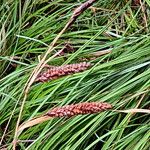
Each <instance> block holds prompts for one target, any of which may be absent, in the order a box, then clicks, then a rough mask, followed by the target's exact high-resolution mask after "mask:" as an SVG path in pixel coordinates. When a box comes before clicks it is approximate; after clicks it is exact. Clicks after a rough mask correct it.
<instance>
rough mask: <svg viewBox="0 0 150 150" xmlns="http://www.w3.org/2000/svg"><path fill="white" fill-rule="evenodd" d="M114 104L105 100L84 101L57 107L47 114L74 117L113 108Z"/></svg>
mask: <svg viewBox="0 0 150 150" xmlns="http://www.w3.org/2000/svg"><path fill="white" fill-rule="evenodd" d="M111 108H112V105H111V104H109V103H103V102H84V103H79V104H72V105H66V106H63V107H56V108H54V109H52V110H50V111H49V112H47V113H46V115H48V116H50V117H72V116H75V115H83V114H93V113H98V112H102V111H105V110H107V109H111Z"/></svg>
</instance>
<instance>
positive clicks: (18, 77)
mask: <svg viewBox="0 0 150 150" xmlns="http://www.w3.org/2000/svg"><path fill="white" fill-rule="evenodd" d="M81 2H83V1H81ZM84 2H85V1H84ZM139 2H140V3H138V5H136V7H134V5H135V4H134V3H131V2H130V1H129V2H128V3H127V2H126V1H109V3H108V0H106V1H96V3H95V4H94V5H93V7H94V9H93V8H89V9H87V10H86V11H85V12H84V13H83V14H82V15H81V16H80V17H79V18H78V19H77V20H76V21H75V23H74V24H72V26H71V27H70V28H69V29H68V30H67V31H66V32H65V33H64V34H62V36H61V38H60V39H59V40H58V41H57V42H56V44H55V45H54V47H55V50H54V51H53V52H51V53H49V54H48V57H51V56H53V55H55V54H56V53H57V52H59V50H61V49H62V48H63V47H64V43H66V42H68V41H69V43H70V44H71V45H72V47H73V49H74V52H73V53H69V54H67V55H65V56H58V55H57V57H52V58H51V60H50V61H49V62H48V64H49V65H56V64H57V65H65V64H69V63H70V64H73V63H79V60H80V59H83V58H85V57H88V56H91V55H92V54H95V53H97V52H100V51H105V50H109V51H111V53H108V54H106V55H102V56H98V57H96V58H94V59H93V60H90V59H89V61H90V63H92V64H94V65H93V66H92V67H91V68H90V69H89V70H86V71H84V72H82V73H77V74H74V75H71V76H65V77H62V78H59V79H57V80H53V81H50V82H46V83H43V84H41V83H40V84H34V85H32V86H31V89H30V92H29V93H28V95H27V99H26V101H25V103H24V104H25V106H24V108H23V113H22V115H21V117H22V118H21V123H22V122H25V121H29V120H31V119H33V118H34V117H35V116H39V115H42V114H44V113H45V111H48V110H49V109H50V108H52V107H55V106H62V105H67V104H73V103H79V102H87V101H91V102H92V101H93V102H94V101H97V102H99V101H100V102H108V103H110V104H112V105H114V106H115V107H114V109H117V110H118V109H119V110H129V109H134V108H136V109H142V110H143V109H146V110H147V109H149V106H150V102H149V87H150V68H149V65H150V61H149V60H150V51H149V49H150V44H149V43H150V37H149V22H150V21H149V17H148V13H147V12H148V11H149V3H148V1H145V2H142V1H139ZM77 5H78V6H79V5H80V2H79V1H62V0H58V1H52V2H50V3H49V2H47V1H45V2H44V3H42V2H41V1H40V3H38V1H36V2H34V1H19V2H18V1H15V2H13V1H3V2H2V5H1V6H0V16H1V19H0V28H1V30H0V38H1V40H0V49H1V51H0V54H1V55H0V63H1V68H0V71H1V79H0V96H1V101H0V113H1V117H0V135H1V137H2V138H1V142H0V144H1V148H6V147H7V148H8V149H11V148H12V141H13V138H14V132H15V127H16V121H17V120H18V115H19V112H20V108H21V105H22V98H23V95H24V93H23V91H24V86H25V84H26V82H27V80H28V78H29V76H30V75H31V72H32V71H33V69H34V68H35V66H36V65H37V64H38V59H37V58H38V56H39V55H42V56H43V52H45V51H46V50H47V49H48V47H49V46H48V45H49V44H50V43H51V42H52V41H53V39H54V38H55V37H56V36H57V34H58V33H60V31H61V30H62V29H63V28H64V26H65V25H66V23H67V22H68V19H69V18H70V16H71V14H72V12H73V9H74V8H76V6H77ZM143 7H144V8H145V10H144V9H143ZM140 18H142V19H140ZM149 126H150V119H149V115H148V114H146V113H145V114H144V113H143V114H142V113H137V112H135V113H129V112H128V113H127V114H123V113H121V112H117V111H111V112H103V113H101V114H98V115H89V116H77V117H74V118H69V119H61V118H60V119H54V120H50V121H47V122H45V123H42V124H39V125H37V126H33V127H32V128H28V129H26V130H24V131H23V132H22V133H21V134H20V135H19V137H18V140H19V142H18V144H17V146H18V147H17V148H18V149H52V150H53V149H70V150H75V149H85V150H88V149H103V150H104V149H131V148H134V149H148V148H149V147H150V144H149V143H150V142H149V129H150V128H149Z"/></svg>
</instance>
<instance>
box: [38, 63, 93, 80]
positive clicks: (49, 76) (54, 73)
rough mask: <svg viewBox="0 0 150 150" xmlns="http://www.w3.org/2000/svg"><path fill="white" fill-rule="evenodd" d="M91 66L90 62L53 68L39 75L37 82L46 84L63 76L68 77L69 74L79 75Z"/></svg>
mask: <svg viewBox="0 0 150 150" xmlns="http://www.w3.org/2000/svg"><path fill="white" fill-rule="evenodd" d="M90 66H91V64H90V63H89V62H88V63H87V62H82V63H78V64H70V65H64V66H52V67H49V68H48V69H47V70H45V71H43V72H42V73H40V74H39V75H38V77H37V78H36V81H38V82H46V81H49V80H54V79H57V78H59V77H61V76H66V75H69V74H73V73H77V72H81V71H84V70H86V69H87V68H88V67H90Z"/></svg>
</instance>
